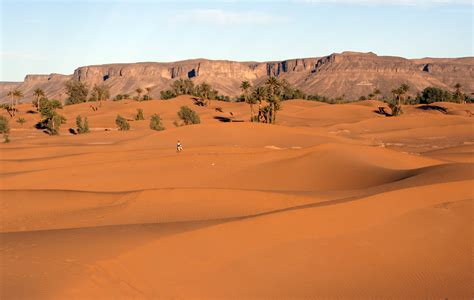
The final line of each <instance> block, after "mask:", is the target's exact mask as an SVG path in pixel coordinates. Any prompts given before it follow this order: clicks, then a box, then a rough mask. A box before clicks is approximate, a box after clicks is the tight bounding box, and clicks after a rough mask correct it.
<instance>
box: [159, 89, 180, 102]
mask: <svg viewBox="0 0 474 300" xmlns="http://www.w3.org/2000/svg"><path fill="white" fill-rule="evenodd" d="M176 96H177V95H176V93H175V92H174V91H172V90H166V91H161V92H160V98H161V99H162V100H168V99H171V98H174V97H176Z"/></svg>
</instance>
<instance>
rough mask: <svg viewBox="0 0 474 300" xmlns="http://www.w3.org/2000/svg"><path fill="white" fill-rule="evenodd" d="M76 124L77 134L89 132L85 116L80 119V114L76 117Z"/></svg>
mask: <svg viewBox="0 0 474 300" xmlns="http://www.w3.org/2000/svg"><path fill="white" fill-rule="evenodd" d="M76 126H77V133H78V134H83V133H89V132H90V130H89V122H88V121H87V117H85V118H84V120H82V117H81V115H79V116H77V117H76Z"/></svg>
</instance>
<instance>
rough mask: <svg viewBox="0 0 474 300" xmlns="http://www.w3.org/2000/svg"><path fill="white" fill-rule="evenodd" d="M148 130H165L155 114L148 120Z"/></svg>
mask: <svg viewBox="0 0 474 300" xmlns="http://www.w3.org/2000/svg"><path fill="white" fill-rule="evenodd" d="M150 128H151V129H153V130H157V131H161V130H165V128H164V127H163V125H162V124H161V118H160V116H159V115H157V114H153V115H152V116H151V119H150Z"/></svg>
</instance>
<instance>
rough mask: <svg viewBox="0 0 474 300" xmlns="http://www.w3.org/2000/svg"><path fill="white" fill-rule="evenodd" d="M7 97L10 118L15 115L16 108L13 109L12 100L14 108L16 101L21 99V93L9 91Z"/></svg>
mask: <svg viewBox="0 0 474 300" xmlns="http://www.w3.org/2000/svg"><path fill="white" fill-rule="evenodd" d="M7 95H8V96H9V97H11V103H10V110H11V111H12V114H10V116H11V117H14V116H15V115H16V108H13V100H15V107H16V106H17V105H18V100H19V99H21V98H22V97H23V93H22V92H21V91H19V90H13V91H9V92H8V94H7Z"/></svg>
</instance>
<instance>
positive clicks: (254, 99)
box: [240, 76, 287, 124]
mask: <svg viewBox="0 0 474 300" xmlns="http://www.w3.org/2000/svg"><path fill="white" fill-rule="evenodd" d="M285 85H287V82H285V81H279V80H278V79H277V78H276V77H273V76H271V77H268V79H267V80H266V81H265V85H264V86H257V87H255V88H254V89H252V85H251V84H250V82H248V81H242V84H241V85H240V89H241V90H242V93H243V96H244V99H245V102H246V103H248V104H250V120H251V121H252V122H261V123H270V124H274V123H275V120H276V112H277V111H278V110H280V101H281V98H280V93H281V88H282V87H283V86H285ZM263 101H266V102H267V103H268V105H266V106H264V107H262V102H263ZM257 103H258V114H257V115H256V116H255V112H254V108H253V105H254V104H257Z"/></svg>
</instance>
